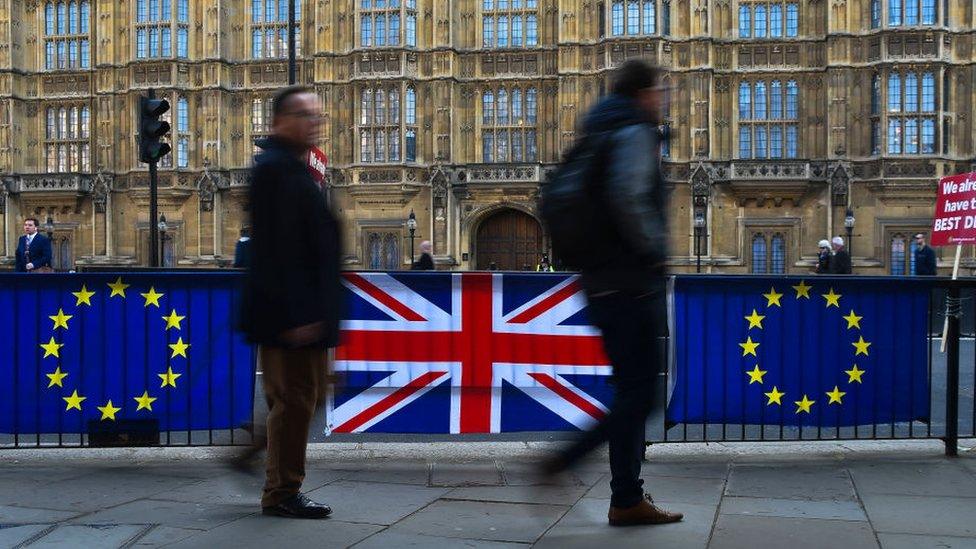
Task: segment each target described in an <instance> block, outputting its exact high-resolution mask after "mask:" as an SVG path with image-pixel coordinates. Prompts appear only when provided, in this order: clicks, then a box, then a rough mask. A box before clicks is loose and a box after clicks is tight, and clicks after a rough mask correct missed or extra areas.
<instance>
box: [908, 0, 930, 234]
mask: <svg viewBox="0 0 976 549" xmlns="http://www.w3.org/2000/svg"><path fill="white" fill-rule="evenodd" d="M922 24H923V25H934V24H935V0H922ZM912 243H913V244H914V241H913V242H912Z"/></svg>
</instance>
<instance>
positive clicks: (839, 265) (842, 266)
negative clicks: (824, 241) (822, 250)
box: [830, 236, 852, 275]
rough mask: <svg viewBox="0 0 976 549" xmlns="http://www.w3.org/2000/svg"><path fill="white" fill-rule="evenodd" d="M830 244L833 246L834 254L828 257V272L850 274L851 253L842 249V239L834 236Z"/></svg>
mask: <svg viewBox="0 0 976 549" xmlns="http://www.w3.org/2000/svg"><path fill="white" fill-rule="evenodd" d="M830 244H831V245H832V246H833V248H834V255H833V256H832V257H831V258H830V274H840V275H849V274H851V273H852V269H851V254H849V253H847V250H846V249H844V239H843V238H841V237H839V236H835V237H834V238H833V240H831V241H830Z"/></svg>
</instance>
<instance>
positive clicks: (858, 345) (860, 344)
mask: <svg viewBox="0 0 976 549" xmlns="http://www.w3.org/2000/svg"><path fill="white" fill-rule="evenodd" d="M851 345H853V346H854V348H855V349H857V350H856V351H854V356H857V355H864V356H867V354H868V347H870V346H871V344H870V343H869V342H867V341H864V336H858V338H857V341H855V342H854V343H851Z"/></svg>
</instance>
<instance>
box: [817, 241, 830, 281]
mask: <svg viewBox="0 0 976 549" xmlns="http://www.w3.org/2000/svg"><path fill="white" fill-rule="evenodd" d="M817 247H818V248H819V251H818V252H817V270H816V273H817V274H830V242H828V241H827V240H821V241H820V242H819V243H818V244H817Z"/></svg>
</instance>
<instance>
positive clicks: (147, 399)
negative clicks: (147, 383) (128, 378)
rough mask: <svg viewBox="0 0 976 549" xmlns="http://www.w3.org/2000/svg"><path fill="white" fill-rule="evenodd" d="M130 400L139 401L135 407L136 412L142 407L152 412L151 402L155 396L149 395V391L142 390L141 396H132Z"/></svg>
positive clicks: (154, 399)
mask: <svg viewBox="0 0 976 549" xmlns="http://www.w3.org/2000/svg"><path fill="white" fill-rule="evenodd" d="M132 400H135V401H136V402H137V403H139V407H138V408H136V411H137V412H138V411H139V410H142V409H146V410H149V411H150V412H152V403H153V402H155V401H156V397H151V396H149V391H143V392H142V396H141V397H132Z"/></svg>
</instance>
